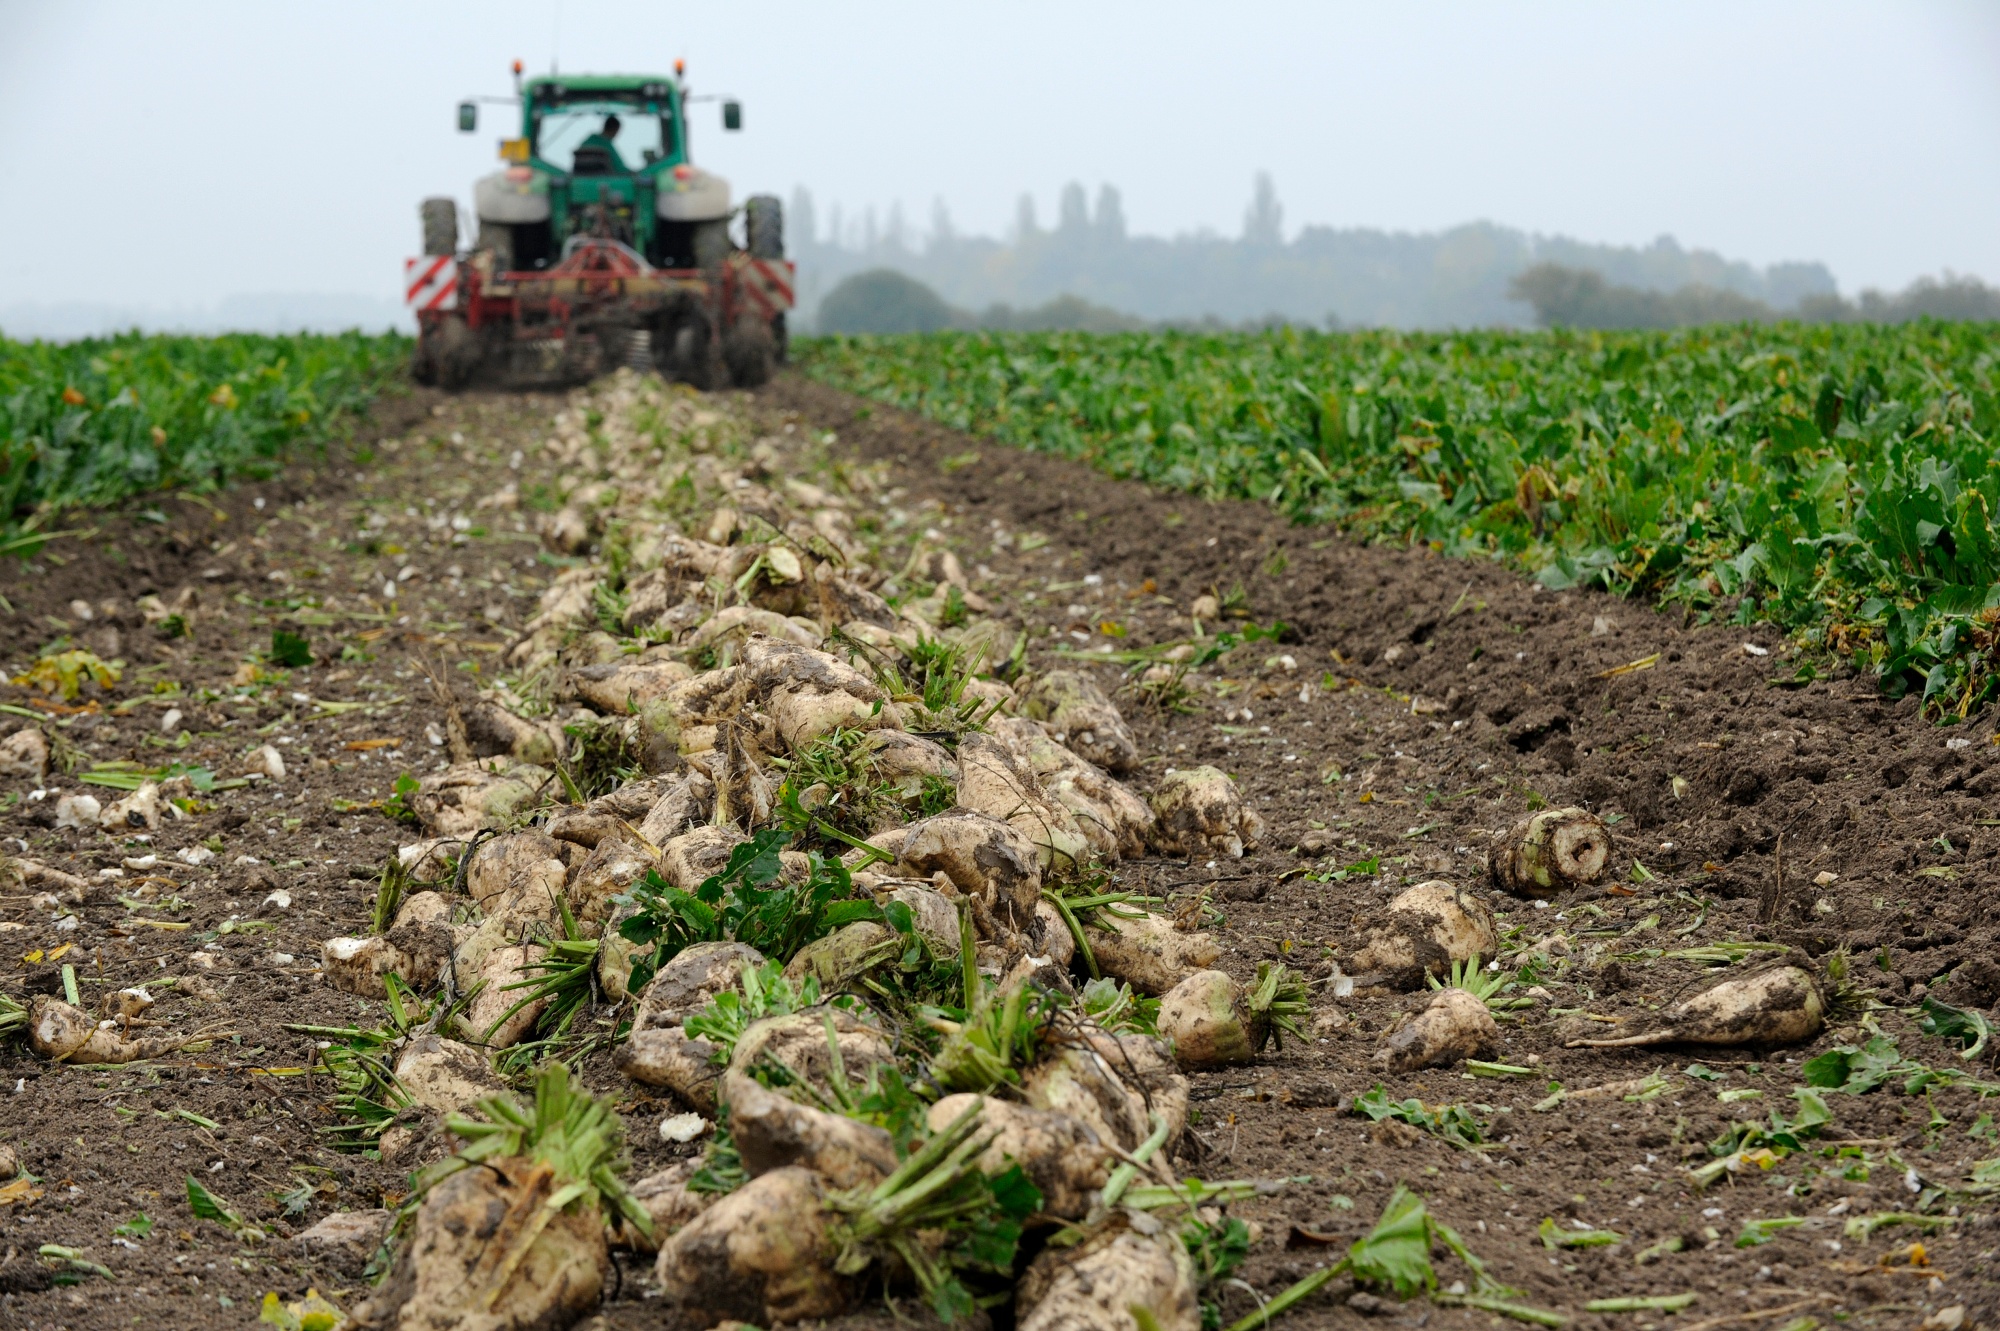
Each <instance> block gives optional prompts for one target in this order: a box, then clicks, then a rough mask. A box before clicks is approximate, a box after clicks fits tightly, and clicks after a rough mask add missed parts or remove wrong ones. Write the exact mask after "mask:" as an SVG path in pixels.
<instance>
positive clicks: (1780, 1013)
mask: <svg viewBox="0 0 2000 1331" xmlns="http://www.w3.org/2000/svg"><path fill="white" fill-rule="evenodd" d="M1826 1009H1827V992H1826V989H1825V988H1824V986H1823V985H1822V984H1821V982H1820V980H1819V977H1817V976H1815V975H1814V974H1813V973H1812V972H1810V971H1808V970H1807V969H1806V968H1805V967H1803V966H1794V965H1782V966H1773V967H1771V968H1770V969H1769V970H1764V971H1759V972H1758V973H1756V974H1755V975H1745V976H1743V977H1741V978H1740V979H1734V980H1724V981H1723V982H1722V983H1721V984H1718V985H1716V986H1715V987H1714V988H1713V989H1710V990H1708V991H1706V992H1705V993H1699V994H1696V995H1695V996H1694V997H1693V998H1690V999H1688V1000H1687V1001H1686V1002H1685V1003H1681V1004H1679V1005H1678V1006H1676V1007H1674V1008H1673V1009H1672V1010H1670V1011H1668V1012H1666V1013H1663V1014H1660V1015H1658V1016H1655V1015H1651V1014H1648V1015H1647V1016H1645V1017H1640V1018H1637V1019H1634V1020H1633V1021H1631V1023H1630V1026H1631V1028H1632V1029H1630V1030H1628V1031H1625V1032H1623V1033H1621V1034H1618V1035H1614V1036H1606V1037H1604V1038H1602V1039H1592V1040H1571V1041H1570V1042H1569V1047H1570V1048H1572V1049H1622V1048H1630V1047H1633V1046H1637V1045H1654V1044H1712V1045H1739V1044H1769V1045H1780V1044H1797V1043H1799V1041H1801V1040H1810V1039H1811V1038H1812V1037H1813V1036H1815V1035H1818V1034H1819V1032H1820V1028H1821V1027H1822V1026H1824V1025H1825V1024H1826Z"/></svg>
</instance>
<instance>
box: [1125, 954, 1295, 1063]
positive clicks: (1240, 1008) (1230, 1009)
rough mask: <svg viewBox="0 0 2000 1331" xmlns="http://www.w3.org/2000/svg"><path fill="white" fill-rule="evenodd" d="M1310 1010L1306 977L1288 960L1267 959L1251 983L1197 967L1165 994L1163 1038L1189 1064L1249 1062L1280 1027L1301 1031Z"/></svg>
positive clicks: (1161, 1017)
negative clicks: (1288, 964)
mask: <svg viewBox="0 0 2000 1331" xmlns="http://www.w3.org/2000/svg"><path fill="white" fill-rule="evenodd" d="M1308 1011H1309V1008H1308V1005H1307V1000H1306V989H1305V984H1304V981H1303V980H1302V979H1301V978H1300V977H1299V976H1298V975H1297V974H1296V973H1294V972H1291V971H1287V970H1286V969H1285V968H1284V967H1282V966H1273V965H1271V964H1270V963H1269V962H1265V963H1263V964H1262V965H1260V966H1259V967H1258V977H1257V982H1256V983H1254V984H1250V985H1242V984H1238V983H1237V982H1236V981H1235V980H1234V979H1232V978H1231V977H1230V976H1228V975H1225V974H1224V973H1223V972H1221V971H1196V972H1195V973H1194V974H1193V975H1190V976H1188V977H1187V978H1186V979H1185V980H1182V981H1181V982H1180V983H1179V984H1177V985H1175V986H1174V987H1173V989H1172V990H1170V991H1169V992H1168V993H1167V994H1166V996H1165V997H1163V998H1162V999H1160V1015H1159V1031H1160V1038H1161V1039H1163V1040H1166V1041H1168V1042H1169V1043H1170V1044H1172V1046H1173V1050H1174V1060H1175V1061H1176V1062H1178V1063H1179V1064H1180V1065H1181V1066H1182V1067H1184V1068H1204V1067H1217V1066H1221V1065H1223V1064H1228V1063H1248V1062H1249V1061H1250V1060H1252V1059H1254V1058H1255V1057H1257V1055H1258V1054H1259V1053H1260V1052H1262V1050H1263V1048H1264V1046H1265V1045H1266V1044H1268V1043H1269V1042H1270V1040H1271V1038H1272V1037H1273V1036H1274V1035H1276V1034H1277V1033H1278V1031H1279V1030H1280V1029H1283V1030H1289V1031H1291V1032H1292V1034H1294V1035H1298V1034H1299V1033H1300V1032H1299V1027H1298V1019H1299V1018H1301V1017H1303V1016H1305V1015H1307V1013H1308Z"/></svg>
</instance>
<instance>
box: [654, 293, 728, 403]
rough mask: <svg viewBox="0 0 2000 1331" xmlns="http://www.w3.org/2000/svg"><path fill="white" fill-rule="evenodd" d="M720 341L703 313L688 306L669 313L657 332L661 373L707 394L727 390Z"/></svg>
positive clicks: (656, 351)
mask: <svg viewBox="0 0 2000 1331" xmlns="http://www.w3.org/2000/svg"><path fill="white" fill-rule="evenodd" d="M720 341H721V340H720V339H719V338H717V337H716V336H715V335H714V332H713V330H711V329H710V327H709V323H708V318H707V316H706V315H704V314H703V313H702V312H701V311H700V310H698V309H695V308H691V307H684V308H682V309H680V310H678V311H676V312H675V313H672V314H669V315H668V316H667V317H666V318H665V319H663V320H662V321H661V323H660V326H659V327H658V328H657V329H656V330H655V331H654V333H653V355H654V357H655V358H656V360H657V362H658V364H659V367H660V373H661V374H662V375H664V376H666V377H667V378H669V379H678V380H679V381H680V382H682V383H684V384H687V385H689V386H690V387H693V388H697V389H700V390H701V391H702V392H704V393H706V392H709V391H711V390H713V389H716V388H723V387H727V385H728V380H727V378H726V377H725V375H726V374H727V368H726V367H725V366H724V364H723V360H722V347H721V346H720Z"/></svg>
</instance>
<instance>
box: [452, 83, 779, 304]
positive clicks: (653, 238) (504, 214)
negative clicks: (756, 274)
mask: <svg viewBox="0 0 2000 1331" xmlns="http://www.w3.org/2000/svg"><path fill="white" fill-rule="evenodd" d="M519 91H520V107H521V128H520V135H519V137H516V138H511V139H504V140H502V141H501V144H500V155H501V158H502V159H503V160H504V161H506V162H508V163H509V165H508V166H507V167H506V168H505V169H504V170H501V171H497V172H495V173H493V174H492V175H490V176H487V177H485V178H484V179H482V180H480V181H479V182H478V183H477V184H476V185H475V186H474V191H473V192H474V201H475V203H476V205H477V208H478V215H479V237H478V240H477V242H476V248H478V249H482V250H490V251H491V252H492V253H493V256H494V266H495V269H496V271H499V272H517V271H518V272H536V271H541V270H544V269H547V268H548V267H550V266H551V265H553V264H555V263H558V262H560V261H561V259H562V256H563V254H564V252H565V249H566V247H568V246H569V242H570V241H571V240H572V239H573V238H575V237H578V236H589V237H594V238H598V239H605V240H615V241H618V242H619V243H621V244H623V245H627V246H629V247H631V249H632V250H633V251H634V252H635V253H637V254H638V255H640V256H641V257H643V258H644V259H645V260H646V262H647V263H649V264H651V265H653V266H654V267H656V268H672V269H686V268H701V267H705V266H712V264H713V263H714V262H717V261H719V260H720V258H721V257H722V256H723V255H724V254H726V253H727V251H728V248H729V245H728V239H727V227H728V219H729V213H730V203H729V183H728V182H727V181H725V180H723V179H722V177H720V176H717V175H713V174H711V173H709V172H706V171H703V170H701V169H700V168H698V167H696V166H694V165H693V164H692V163H690V162H689V161H688V134H687V121H686V118H685V89H684V88H683V86H682V84H681V82H680V81H679V80H678V79H677V78H673V77H669V76H667V75H663V74H601V75H556V74H550V75H544V76H541V77H537V78H532V79H529V80H527V81H526V82H525V83H523V84H521V85H520V90H519ZM471 109H472V108H471V107H470V104H468V106H467V107H466V108H465V110H466V111H470V110H471ZM466 119H467V117H466V116H465V115H464V114H463V112H462V113H461V121H460V123H461V124H464V123H466ZM474 119H476V117H474ZM723 123H724V125H725V126H726V127H729V128H735V127H736V126H737V125H739V124H741V123H742V122H741V112H740V111H739V110H738V109H737V107H736V104H735V103H733V102H731V103H728V104H726V105H725V107H724V114H723Z"/></svg>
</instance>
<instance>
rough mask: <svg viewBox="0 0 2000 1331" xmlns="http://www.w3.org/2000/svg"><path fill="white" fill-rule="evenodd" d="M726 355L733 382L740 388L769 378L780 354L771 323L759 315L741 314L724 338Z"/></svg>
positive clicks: (760, 382) (766, 380)
mask: <svg viewBox="0 0 2000 1331" xmlns="http://www.w3.org/2000/svg"><path fill="white" fill-rule="evenodd" d="M722 355H723V359H725V360H726V361H728V362H729V379H730V382H732V383H734V384H735V385H736V386H737V387H738V388H756V387H758V386H759V385H761V384H764V383H767V382H769V381H770V378H771V367H772V366H773V364H774V363H775V362H776V361H777V358H778V347H777V342H776V340H775V339H773V338H772V336H771V327H770V325H769V324H767V323H765V322H764V321H763V320H762V319H759V318H757V317H756V316H755V315H749V314H745V315H742V316H740V317H739V318H738V319H737V320H736V322H735V324H733V325H732V326H731V327H730V329H729V336H728V337H727V338H725V339H724V340H723V343H722Z"/></svg>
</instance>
